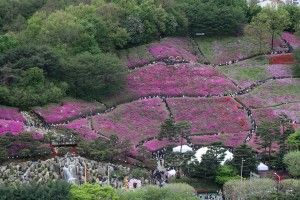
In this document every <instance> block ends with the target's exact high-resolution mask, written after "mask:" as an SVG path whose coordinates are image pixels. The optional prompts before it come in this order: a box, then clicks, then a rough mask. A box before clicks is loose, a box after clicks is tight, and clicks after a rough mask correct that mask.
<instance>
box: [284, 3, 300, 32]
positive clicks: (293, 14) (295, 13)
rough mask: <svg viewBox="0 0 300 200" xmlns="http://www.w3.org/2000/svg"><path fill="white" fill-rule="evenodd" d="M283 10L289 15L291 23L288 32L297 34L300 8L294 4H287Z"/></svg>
mask: <svg viewBox="0 0 300 200" xmlns="http://www.w3.org/2000/svg"><path fill="white" fill-rule="evenodd" d="M282 8H283V9H284V10H286V11H287V12H288V13H289V17H290V21H291V23H290V24H289V26H288V27H287V29H286V30H287V31H289V32H295V31H296V29H297V24H298V23H299V19H300V8H299V6H297V5H293V4H285V5H284V6H282Z"/></svg>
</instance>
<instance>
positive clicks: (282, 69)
mask: <svg viewBox="0 0 300 200" xmlns="http://www.w3.org/2000/svg"><path fill="white" fill-rule="evenodd" d="M267 72H268V74H269V75H270V76H272V77H283V76H285V77H287V76H292V75H293V71H292V68H291V66H290V65H281V64H278V65H269V66H268V68H267Z"/></svg>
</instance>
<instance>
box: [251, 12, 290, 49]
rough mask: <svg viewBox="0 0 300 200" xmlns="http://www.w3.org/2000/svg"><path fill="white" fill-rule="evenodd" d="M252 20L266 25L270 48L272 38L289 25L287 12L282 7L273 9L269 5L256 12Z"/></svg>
mask: <svg viewBox="0 0 300 200" xmlns="http://www.w3.org/2000/svg"><path fill="white" fill-rule="evenodd" d="M252 21H253V22H254V23H255V24H264V27H267V29H268V31H269V33H270V35H271V41H272V50H273V47H274V39H275V38H276V37H277V36H280V35H281V33H282V32H283V31H284V30H285V29H286V28H287V27H288V26H289V24H290V18H289V13H288V12H287V11H286V10H284V9H283V8H281V7H280V8H278V9H274V8H271V7H267V8H264V9H263V10H262V11H261V12H260V13H258V14H257V15H256V16H255V17H254V18H253V19H252Z"/></svg>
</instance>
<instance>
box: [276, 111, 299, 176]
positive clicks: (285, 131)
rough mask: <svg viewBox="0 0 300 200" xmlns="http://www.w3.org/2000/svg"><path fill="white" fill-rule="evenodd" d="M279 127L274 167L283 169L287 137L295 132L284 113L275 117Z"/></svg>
mask: <svg viewBox="0 0 300 200" xmlns="http://www.w3.org/2000/svg"><path fill="white" fill-rule="evenodd" d="M277 121H278V124H279V127H280V134H279V137H278V143H279V152H278V154H277V156H276V168H277V169H280V170H284V169H285V165H284V163H283V157H284V155H285V154H286V153H287V150H288V146H287V139H288V137H289V136H290V135H291V134H292V133H294V132H295V129H294V127H293V125H292V124H291V120H290V119H289V118H288V116H287V115H286V114H283V113H282V114H280V115H279V117H278V118H277Z"/></svg>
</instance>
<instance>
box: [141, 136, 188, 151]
mask: <svg viewBox="0 0 300 200" xmlns="http://www.w3.org/2000/svg"><path fill="white" fill-rule="evenodd" d="M181 144H182V145H184V144H187V141H186V140H185V139H182V143H181V141H180V140H179V142H170V141H169V140H167V139H163V140H158V139H153V140H150V141H147V142H145V143H144V144H143V146H144V147H145V148H146V150H148V151H150V152H155V151H158V150H160V149H162V148H164V147H168V146H179V145H181Z"/></svg>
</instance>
